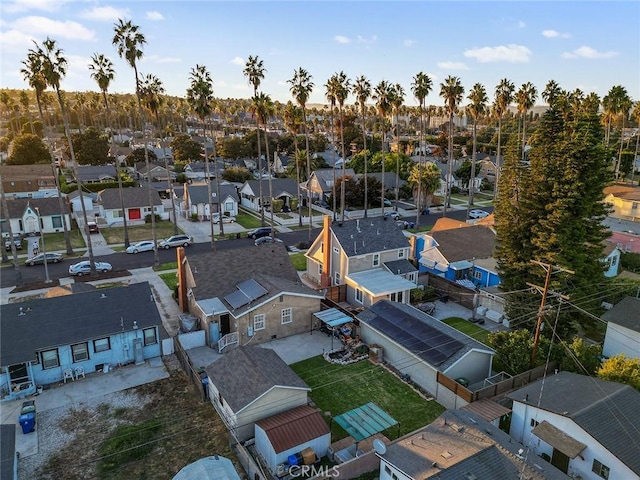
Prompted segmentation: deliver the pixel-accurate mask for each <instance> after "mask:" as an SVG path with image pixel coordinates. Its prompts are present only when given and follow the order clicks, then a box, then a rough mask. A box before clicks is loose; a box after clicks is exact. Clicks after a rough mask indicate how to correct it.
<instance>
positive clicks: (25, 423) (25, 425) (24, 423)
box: [18, 412, 36, 434]
mask: <svg viewBox="0 0 640 480" xmlns="http://www.w3.org/2000/svg"><path fill="white" fill-rule="evenodd" d="M18 422H19V423H20V426H21V427H22V433H23V434H27V433H31V432H33V431H34V430H35V428H36V414H35V412H30V413H23V414H22V415H20V418H19V419H18Z"/></svg>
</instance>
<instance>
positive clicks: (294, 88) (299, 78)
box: [287, 67, 313, 245]
mask: <svg viewBox="0 0 640 480" xmlns="http://www.w3.org/2000/svg"><path fill="white" fill-rule="evenodd" d="M312 78H313V77H312V76H311V75H310V74H309V72H307V71H306V70H305V69H304V68H302V67H300V68H298V69H297V70H294V72H293V78H292V79H291V80H287V83H289V84H290V85H291V87H290V88H289V90H290V91H291V95H293V98H294V99H295V100H296V102H298V106H299V107H300V108H301V109H302V124H303V125H304V141H305V147H306V150H305V151H306V154H307V182H308V181H309V180H308V179H309V177H310V176H311V155H310V153H309V127H308V125H307V108H306V107H307V101H308V100H309V96H310V95H311V92H312V91H313V82H312V81H311V80H312ZM307 204H308V207H309V239H308V242H309V245H310V244H311V224H312V223H313V215H312V211H311V191H310V190H309V185H307Z"/></svg>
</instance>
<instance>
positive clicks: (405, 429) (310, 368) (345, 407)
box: [291, 356, 445, 441]
mask: <svg viewBox="0 0 640 480" xmlns="http://www.w3.org/2000/svg"><path fill="white" fill-rule="evenodd" d="M291 368H293V370H294V371H295V372H296V373H297V374H298V375H299V376H300V377H301V378H302V379H303V380H304V381H305V382H306V383H307V385H309V386H310V387H311V389H312V390H311V393H310V394H309V396H310V397H311V399H312V400H313V401H314V402H315V403H316V405H317V406H318V408H320V409H321V410H322V411H323V412H331V415H332V416H337V415H340V414H342V413H345V412H347V411H349V410H351V409H353V408H356V407H359V406H361V405H364V404H366V403H368V402H374V403H375V404H376V405H378V406H379V407H380V408H382V409H383V410H384V411H386V412H387V413H388V414H389V415H391V416H392V417H393V418H395V419H396V420H397V421H398V422H400V435H404V434H407V433H409V432H412V431H413V430H415V429H417V428H419V427H421V426H424V425H427V424H429V423H431V422H432V421H433V420H434V419H435V418H436V417H437V416H438V415H440V414H441V413H442V412H443V411H444V410H445V409H444V407H442V405H440V404H439V403H437V402H436V401H435V400H433V401H426V400H425V399H424V398H422V397H421V396H420V395H418V394H417V393H416V392H415V391H414V390H412V389H411V388H410V387H409V386H408V385H406V384H405V383H404V382H402V381H401V380H399V379H398V378H396V377H395V376H393V375H391V374H390V373H389V372H387V371H386V370H385V369H383V368H382V367H381V366H379V365H373V364H372V363H370V362H369V361H367V360H364V361H361V362H358V363H352V364H350V365H335V364H332V363H328V362H327V361H326V360H325V359H324V358H323V357H322V356H318V357H313V358H310V359H308V360H304V361H302V362H298V363H295V364H293V365H291ZM331 431H332V433H331V439H332V440H333V441H336V440H339V439H341V438H344V437H346V436H347V432H345V431H344V430H343V429H342V427H340V426H339V425H338V424H336V423H335V422H331ZM384 433H385V435H386V436H387V437H389V438H391V439H394V438H396V436H397V433H398V428H397V427H392V428H391V429H389V431H385V432H384Z"/></svg>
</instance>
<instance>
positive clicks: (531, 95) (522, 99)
mask: <svg viewBox="0 0 640 480" xmlns="http://www.w3.org/2000/svg"><path fill="white" fill-rule="evenodd" d="M537 96H538V90H537V89H536V87H535V86H534V85H533V83H531V82H527V83H523V84H522V86H521V87H520V90H518V92H517V93H516V103H517V105H518V113H519V114H520V118H522V160H523V161H524V157H525V146H526V144H527V136H526V133H527V128H526V126H527V113H528V112H529V110H530V109H531V107H533V106H534V105H535V102H536V98H537Z"/></svg>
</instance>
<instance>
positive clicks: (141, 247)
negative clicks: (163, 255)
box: [127, 240, 155, 253]
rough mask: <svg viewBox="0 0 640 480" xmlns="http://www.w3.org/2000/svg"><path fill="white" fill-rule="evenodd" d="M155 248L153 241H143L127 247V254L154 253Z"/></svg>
mask: <svg viewBox="0 0 640 480" xmlns="http://www.w3.org/2000/svg"><path fill="white" fill-rule="evenodd" d="M154 250H155V246H154V244H153V242H152V241H151V240H143V241H142V242H138V243H134V244H133V245H129V246H128V247H127V253H139V252H152V251H154Z"/></svg>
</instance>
